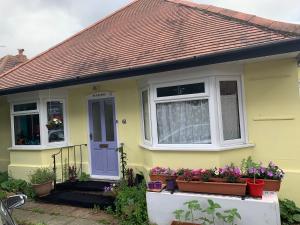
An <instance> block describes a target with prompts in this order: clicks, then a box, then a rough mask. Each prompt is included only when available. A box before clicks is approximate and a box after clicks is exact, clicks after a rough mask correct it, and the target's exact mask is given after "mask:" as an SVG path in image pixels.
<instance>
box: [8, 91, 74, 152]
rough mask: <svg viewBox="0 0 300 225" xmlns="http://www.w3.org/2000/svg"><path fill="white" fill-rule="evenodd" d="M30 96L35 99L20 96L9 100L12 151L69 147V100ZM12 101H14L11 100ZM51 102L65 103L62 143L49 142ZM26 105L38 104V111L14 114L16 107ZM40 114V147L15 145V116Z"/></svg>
mask: <svg viewBox="0 0 300 225" xmlns="http://www.w3.org/2000/svg"><path fill="white" fill-rule="evenodd" d="M29 96H33V97H28V96H27V97H25V99H22V97H19V95H17V96H14V97H11V98H8V100H9V102H10V116H11V139H12V147H11V148H10V149H20V150H23V149H24V150H26V149H29V150H41V149H51V148H59V147H65V146H67V145H68V140H69V139H68V121H67V98H66V97H53V98H49V97H44V96H39V95H37V94H35V93H34V94H31V95H29ZM10 99H12V100H10ZM51 101H60V102H62V103H63V118H64V138H65V139H64V141H61V142H49V137H48V129H47V127H46V124H47V123H48V115H47V113H48V112H47V102H51ZM26 103H36V104H37V110H30V111H21V112H14V106H15V105H20V104H26ZM32 114H39V120H40V145H16V143H15V130H14V116H16V115H32Z"/></svg>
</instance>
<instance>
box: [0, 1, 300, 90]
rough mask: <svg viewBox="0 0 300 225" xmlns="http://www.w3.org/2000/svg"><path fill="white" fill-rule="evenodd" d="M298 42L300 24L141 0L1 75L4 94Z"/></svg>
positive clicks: (178, 2) (208, 8) (183, 4)
mask: <svg viewBox="0 0 300 225" xmlns="http://www.w3.org/2000/svg"><path fill="white" fill-rule="evenodd" d="M299 37H300V25H293V24H287V23H280V22H276V21H271V20H266V19H262V18H260V17H255V16H252V15H248V14H244V13H239V12H235V11H232V10H227V9H223V8H219V7H213V6H209V5H202V4H195V3H190V2H186V1H182V0H138V1H134V2H133V3H131V4H129V5H128V6H126V7H124V8H122V9H121V10H119V11H117V12H115V13H114V14H112V15H110V16H108V17H107V18H105V19H103V20H101V21H99V22H97V23H96V24H94V25H92V26H91V27H89V28H87V29H85V30H83V31H82V32H80V33H78V34H76V35H74V36H73V37H71V38H69V39H67V40H66V41H64V42H62V43H60V44H58V45H57V46H55V47H53V48H51V49H50V50H48V51H46V52H44V53H42V54H40V55H38V56H37V57H35V58H33V59H32V60H30V61H28V62H27V63H25V64H23V65H21V66H19V67H18V68H16V69H14V70H12V71H10V72H8V73H6V74H4V75H2V77H1V75H0V77H1V78H0V89H2V90H3V89H9V88H14V87H21V86H31V85H36V84H44V83H49V82H54V81H62V80H69V79H74V78H78V77H84V76H87V75H91V74H98V76H101V73H104V72H108V71H117V70H122V69H126V68H136V67H141V66H144V65H152V64H156V63H160V62H168V61H174V60H179V59H184V58H188V57H193V56H204V55H209V54H215V53H221V52H226V51H230V50H234V49H241V48H247V47H251V46H256V45H261V44H269V43H274V42H278V41H283V40H291V39H294V38H299Z"/></svg>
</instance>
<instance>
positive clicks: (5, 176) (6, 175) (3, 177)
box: [0, 172, 8, 184]
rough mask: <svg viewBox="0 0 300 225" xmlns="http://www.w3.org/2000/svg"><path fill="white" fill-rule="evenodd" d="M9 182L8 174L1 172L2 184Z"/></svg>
mask: <svg viewBox="0 0 300 225" xmlns="http://www.w3.org/2000/svg"><path fill="white" fill-rule="evenodd" d="M7 180H8V173H7V172H0V184H1V183H3V182H4V181H7Z"/></svg>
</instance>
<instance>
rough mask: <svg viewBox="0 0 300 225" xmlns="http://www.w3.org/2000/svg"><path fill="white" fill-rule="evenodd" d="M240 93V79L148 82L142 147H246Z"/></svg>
mask: <svg viewBox="0 0 300 225" xmlns="http://www.w3.org/2000/svg"><path fill="white" fill-rule="evenodd" d="M241 93H242V92H241V80H240V77H239V76H226V77H225V76H223V77H222V76H220V77H218V76H209V77H204V78H201V79H194V80H193V79H190V80H186V81H180V80H179V81H175V82H174V81H172V82H169V83H168V82H164V83H157V82H156V83H151V82H149V84H148V87H147V88H146V89H142V91H141V99H142V101H141V102H142V117H143V126H142V129H143V134H144V143H143V146H145V147H150V148H151V147H152V148H154V149H158V150H159V149H163V150H164V149H166V150H172V149H182V150H184V149H189V148H190V149H195V150H196V149H199V150H201V149H202V148H203V149H218V148H222V147H224V146H231V145H243V144H245V134H244V119H243V118H244V116H243V107H242V94H241ZM150 137H153V138H152V139H150Z"/></svg>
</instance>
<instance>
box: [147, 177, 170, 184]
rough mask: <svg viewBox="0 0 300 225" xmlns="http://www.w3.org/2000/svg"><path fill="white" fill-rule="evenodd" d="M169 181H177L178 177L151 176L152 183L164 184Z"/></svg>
mask: <svg viewBox="0 0 300 225" xmlns="http://www.w3.org/2000/svg"><path fill="white" fill-rule="evenodd" d="M167 179H176V176H165V175H150V180H151V181H161V182H162V183H163V184H166V183H167Z"/></svg>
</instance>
